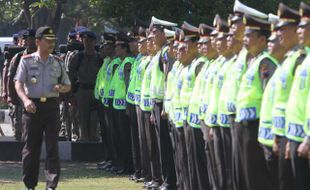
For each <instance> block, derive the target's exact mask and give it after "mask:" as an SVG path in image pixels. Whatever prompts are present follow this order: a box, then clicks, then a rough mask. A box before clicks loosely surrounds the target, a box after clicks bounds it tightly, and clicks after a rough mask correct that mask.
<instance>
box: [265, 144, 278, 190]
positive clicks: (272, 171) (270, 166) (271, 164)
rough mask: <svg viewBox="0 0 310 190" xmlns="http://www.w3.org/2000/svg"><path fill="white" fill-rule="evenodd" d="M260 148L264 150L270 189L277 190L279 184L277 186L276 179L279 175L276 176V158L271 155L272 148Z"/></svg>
mask: <svg viewBox="0 0 310 190" xmlns="http://www.w3.org/2000/svg"><path fill="white" fill-rule="evenodd" d="M262 148H263V150H264V155H265V160H266V165H267V170H268V175H269V177H270V179H271V183H272V187H273V189H275V190H277V189H279V184H278V178H279V175H278V157H277V156H276V155H275V154H274V153H273V151H272V147H268V146H266V145H262ZM266 175H267V174H266Z"/></svg>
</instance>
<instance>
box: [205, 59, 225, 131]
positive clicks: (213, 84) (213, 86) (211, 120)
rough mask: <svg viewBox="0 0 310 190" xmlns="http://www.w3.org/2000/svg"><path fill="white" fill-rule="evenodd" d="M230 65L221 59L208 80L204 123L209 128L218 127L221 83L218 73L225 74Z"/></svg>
mask: <svg viewBox="0 0 310 190" xmlns="http://www.w3.org/2000/svg"><path fill="white" fill-rule="evenodd" d="M229 65H230V62H229V61H228V60H227V59H226V58H225V57H223V58H222V59H221V60H220V61H218V62H217V66H216V70H215V73H214V74H213V75H212V78H211V80H210V98H209V101H208V109H207V112H206V114H205V117H204V122H205V124H207V125H208V126H209V127H215V126H218V123H217V111H218V98H219V95H220V89H221V88H222V84H220V82H222V81H221V80H219V77H220V73H221V72H222V73H223V74H224V72H226V69H227V67H228V66H229Z"/></svg>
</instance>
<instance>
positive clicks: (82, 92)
mask: <svg viewBox="0 0 310 190" xmlns="http://www.w3.org/2000/svg"><path fill="white" fill-rule="evenodd" d="M80 36H81V37H82V40H83V44H84V47H85V49H84V51H81V52H79V53H77V54H75V55H74V57H73V58H72V62H71V63H70V65H69V77H70V79H71V81H72V82H74V84H78V87H77V88H78V89H77V91H76V93H75V94H74V95H75V97H76V100H77V109H78V116H79V117H78V118H79V122H80V137H79V140H80V141H98V140H99V139H98V134H97V125H98V115H97V110H98V106H99V104H98V103H99V102H98V101H97V100H96V99H95V97H94V88H95V84H96V76H97V73H98V71H99V69H100V66H101V64H102V62H101V58H100V55H99V53H98V52H97V51H96V49H95V43H96V39H97V36H96V34H95V33H94V32H91V31H89V30H84V31H81V32H80Z"/></svg>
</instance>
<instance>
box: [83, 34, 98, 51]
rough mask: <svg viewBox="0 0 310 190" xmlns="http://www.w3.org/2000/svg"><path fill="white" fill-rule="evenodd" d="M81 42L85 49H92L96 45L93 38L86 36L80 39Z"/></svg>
mask: <svg viewBox="0 0 310 190" xmlns="http://www.w3.org/2000/svg"><path fill="white" fill-rule="evenodd" d="M82 40H83V44H84V47H85V49H89V48H93V47H95V45H96V40H95V39H93V38H89V37H87V36H84V37H83V38H82Z"/></svg>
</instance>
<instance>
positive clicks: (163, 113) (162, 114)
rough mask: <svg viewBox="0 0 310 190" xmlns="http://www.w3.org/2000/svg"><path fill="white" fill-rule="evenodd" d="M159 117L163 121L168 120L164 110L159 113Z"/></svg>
mask: <svg viewBox="0 0 310 190" xmlns="http://www.w3.org/2000/svg"><path fill="white" fill-rule="evenodd" d="M160 115H161V117H162V118H163V119H168V113H167V112H165V111H164V110H162V111H161V114H160Z"/></svg>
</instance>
